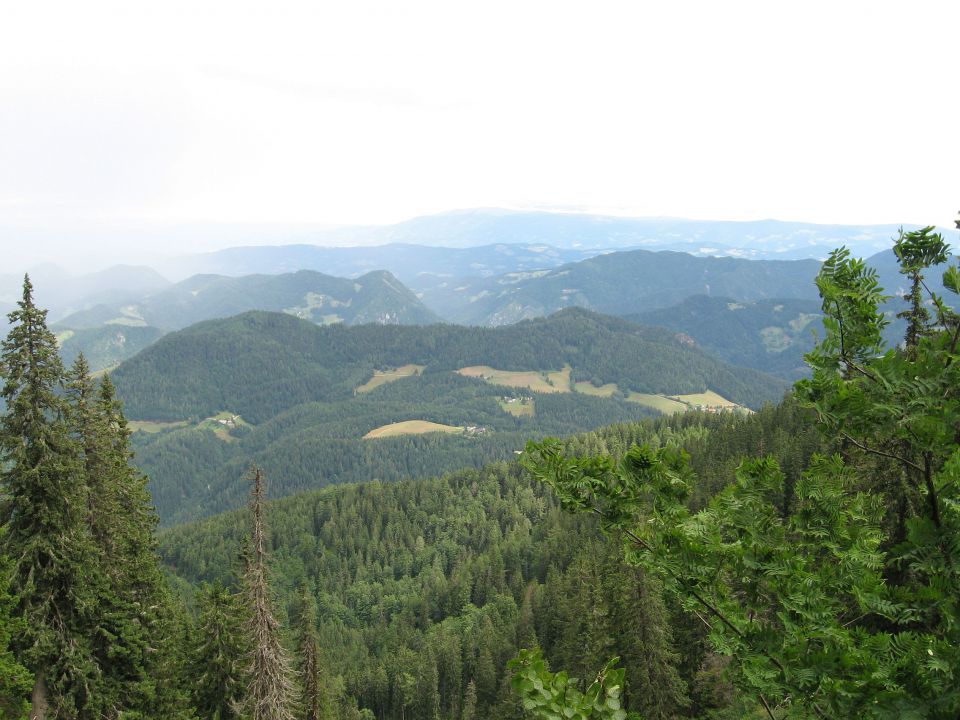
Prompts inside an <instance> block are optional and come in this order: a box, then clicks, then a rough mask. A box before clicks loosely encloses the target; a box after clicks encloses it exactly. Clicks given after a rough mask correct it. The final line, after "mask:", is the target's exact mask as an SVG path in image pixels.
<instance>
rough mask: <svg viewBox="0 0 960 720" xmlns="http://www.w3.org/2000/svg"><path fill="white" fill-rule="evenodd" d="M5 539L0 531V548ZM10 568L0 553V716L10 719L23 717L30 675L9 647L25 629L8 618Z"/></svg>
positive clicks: (12, 602) (18, 621) (11, 600)
mask: <svg viewBox="0 0 960 720" xmlns="http://www.w3.org/2000/svg"><path fill="white" fill-rule="evenodd" d="M5 541H6V538H5V537H4V535H3V531H2V530H0V547H4V543H5ZM11 568H12V563H11V562H10V560H9V559H8V558H6V557H4V556H2V555H0V718H11V719H14V718H22V717H25V716H26V713H27V708H28V703H27V697H28V696H29V695H30V689H31V688H32V687H33V675H32V674H31V673H30V671H29V670H27V669H26V668H25V667H24V666H23V665H21V664H20V663H19V662H17V659H16V657H14V655H13V651H12V650H11V649H10V645H11V643H12V641H13V639H14V638H15V637H19V636H20V635H22V634H23V632H24V630H25V628H24V625H23V621H22V620H21V619H17V618H13V617H11V611H12V610H13V608H14V607H15V606H16V603H17V600H16V597H15V596H14V595H13V594H12V593H11V592H10V574H11Z"/></svg>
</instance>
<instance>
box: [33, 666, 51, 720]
mask: <svg viewBox="0 0 960 720" xmlns="http://www.w3.org/2000/svg"><path fill="white" fill-rule="evenodd" d="M49 709H50V701H49V699H48V698H47V683H46V681H45V680H44V678H43V673H42V672H38V673H37V677H36V680H34V683H33V693H32V694H31V695H30V720H46V718H47V711H48V710H49Z"/></svg>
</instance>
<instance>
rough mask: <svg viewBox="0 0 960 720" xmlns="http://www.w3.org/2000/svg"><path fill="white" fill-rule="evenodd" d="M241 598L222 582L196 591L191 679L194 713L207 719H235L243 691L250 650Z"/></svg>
mask: <svg viewBox="0 0 960 720" xmlns="http://www.w3.org/2000/svg"><path fill="white" fill-rule="evenodd" d="M240 602H241V598H240V597H239V596H237V595H235V594H234V593H232V592H230V590H229V589H227V588H225V587H224V586H223V585H222V584H220V583H217V584H215V585H212V586H208V587H204V588H203V589H202V590H201V591H200V593H199V594H198V595H197V605H198V608H199V611H200V617H199V619H198V622H197V628H196V631H195V634H194V641H193V643H191V645H192V647H191V649H190V661H189V663H188V667H189V669H190V678H189V679H190V682H191V684H192V687H193V693H192V695H193V697H192V699H193V705H194V707H195V708H196V711H197V714H198V715H199V716H200V717H202V718H209V720H235V719H236V718H238V717H240V715H239V713H240V705H241V703H242V701H243V698H244V694H245V693H246V687H247V677H246V668H245V667H244V664H245V662H246V659H247V656H248V654H249V649H248V647H247V640H246V637H245V635H244V632H245V631H246V628H244V622H243V612H242V608H241V607H240Z"/></svg>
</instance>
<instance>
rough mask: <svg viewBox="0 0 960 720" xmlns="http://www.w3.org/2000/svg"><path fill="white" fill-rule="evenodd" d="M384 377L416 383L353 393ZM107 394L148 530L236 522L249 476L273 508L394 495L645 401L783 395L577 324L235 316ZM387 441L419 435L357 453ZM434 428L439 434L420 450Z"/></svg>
mask: <svg viewBox="0 0 960 720" xmlns="http://www.w3.org/2000/svg"><path fill="white" fill-rule="evenodd" d="M478 366H481V367H478ZM401 367H408V368H416V369H417V372H408V373H406V374H400V373H394V374H393V375H392V376H391V377H392V378H393V380H392V381H389V382H384V383H381V384H379V386H376V387H374V386H375V385H377V383H369V382H368V381H370V380H371V378H373V377H374V376H375V372H374V371H375V370H378V369H380V370H382V369H384V368H401ZM466 369H472V372H471V373H469V374H470V376H469V377H467V376H465V375H464V374H462V373H461V372H458V371H460V370H464V372H466ZM112 377H113V379H114V382H115V383H116V385H117V389H118V392H119V395H120V397H121V398H123V400H124V403H125V406H126V410H127V414H128V416H129V417H131V418H133V419H134V420H135V421H141V422H135V423H134V427H135V428H144V429H146V430H149V431H151V432H152V434H148V433H146V432H143V433H137V434H136V435H135V442H136V446H137V462H138V464H139V466H140V467H141V469H143V470H144V471H145V472H147V473H148V475H149V476H150V477H151V491H152V493H153V496H154V501H155V503H156V505H157V507H158V510H159V511H160V514H161V518H162V520H163V522H164V523H169V522H173V521H177V520H183V519H187V518H195V517H200V516H203V515H206V514H210V513H212V512H217V511H219V510H223V509H225V508H230V507H236V506H238V505H239V504H241V503H242V502H243V498H244V496H245V490H244V488H243V487H242V486H241V484H240V478H241V477H242V476H243V474H244V469H245V467H246V466H247V465H248V464H249V463H250V462H251V460H253V461H256V462H258V463H261V464H263V465H264V466H270V467H272V468H274V469H275V472H276V474H277V478H276V480H275V481H274V482H275V490H276V492H277V493H278V494H288V493H290V492H296V491H299V490H302V489H306V488H316V487H321V486H323V485H326V484H331V483H340V482H350V481H360V480H367V479H370V478H379V479H381V480H398V479H401V478H404V477H413V476H422V475H429V474H437V473H440V472H445V471H448V470H452V469H455V468H458V467H468V466H479V465H481V464H483V463H486V462H491V461H494V460H499V459H505V458H509V457H511V456H512V454H513V452H514V451H515V450H517V449H519V448H521V447H523V444H524V442H525V441H526V440H527V439H529V438H532V437H543V436H545V435H566V434H570V433H573V432H578V431H582V430H589V429H592V428H595V427H598V426H601V425H605V424H608V423H610V422H620V421H631V420H637V419H640V418H643V417H648V416H650V415H651V414H654V413H655V411H654V410H653V409H652V408H651V407H650V406H649V405H650V404H651V403H650V402H649V399H648V395H646V394H659V393H663V394H671V395H673V394H688V393H689V394H693V393H703V392H705V391H707V390H711V391H715V392H717V393H720V394H721V395H723V396H724V397H726V398H729V399H731V400H733V401H736V402H739V403H742V404H745V405H751V406H754V407H757V406H759V404H760V403H762V402H764V401H765V400H777V399H779V398H780V397H781V396H782V394H783V392H784V390H785V389H786V387H787V384H786V383H784V382H782V381H779V380H777V379H774V378H772V377H770V376H767V375H763V374H762V373H758V372H756V371H752V370H747V369H742V368H733V367H731V366H728V365H726V364H724V363H722V362H720V361H718V360H716V359H714V358H712V357H710V356H709V355H707V354H705V353H703V352H702V351H700V350H697V349H695V348H689V347H686V346H685V345H684V344H683V343H681V342H679V341H678V340H677V339H676V338H675V337H674V333H672V332H669V331H666V330H662V329H658V328H646V327H641V326H638V325H635V324H633V323H630V322H627V321H625V320H622V319H617V318H610V317H604V316H600V315H596V314H594V313H590V312H587V311H584V310H579V309H571V310H567V311H565V312H562V313H558V314H557V315H555V316H553V317H550V318H544V319H540V320H536V321H530V322H524V323H520V324H518V325H516V326H511V327H505V328H480V329H478V328H465V327H459V326H452V325H431V326H426V327H416V326H378V325H360V326H355V327H346V326H343V325H332V326H317V325H313V324H311V323H308V322H306V321H303V320H299V319H297V318H294V317H291V316H289V315H284V314H279V313H263V312H251V313H246V314H243V315H239V316H237V317H233V318H229V319H227V320H214V321H208V322H204V323H199V324H197V325H194V326H192V327H189V328H187V329H185V330H182V331H179V332H175V333H171V334H169V335H167V336H166V337H164V338H162V339H161V340H160V341H158V342H157V343H155V344H154V345H152V346H151V347H149V348H147V349H146V350H145V351H143V352H142V353H140V354H139V355H137V356H136V357H134V358H132V359H131V360H128V361H127V362H125V363H123V364H122V365H121V366H120V367H119V368H118V369H117V370H116V371H114V372H113V373H112ZM381 378H382V374H381ZM613 383H616V388H613V389H611V384H613ZM603 386H606V387H605V388H604V387H603ZM358 388H363V390H362V391H358ZM633 392H638V393H644V394H645V395H643V396H642V397H641V396H636V397H635V396H633V395H632V393H633ZM693 402H707V401H700V400H698V401H693ZM676 405H678V406H679V407H683V406H682V405H680V403H676ZM144 421H151V422H144ZM397 424H399V426H400V427H407V426H409V427H411V428H414V429H412V430H410V431H411V432H426V433H427V434H412V435H400V436H397V437H391V438H386V439H378V440H367V439H365V437H366V436H368V435H370V434H371V431H375V430H378V429H380V428H384V427H385V426H396V425H397ZM437 426H444V427H446V428H448V429H449V430H450V432H445V433H430V432H427V431H428V430H429V429H430V428H432V427H437ZM374 434H376V433H374Z"/></svg>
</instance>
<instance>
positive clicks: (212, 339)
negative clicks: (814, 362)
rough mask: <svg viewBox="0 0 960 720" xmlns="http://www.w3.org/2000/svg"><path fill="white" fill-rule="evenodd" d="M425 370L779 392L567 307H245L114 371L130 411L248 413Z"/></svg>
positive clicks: (692, 352) (260, 414)
mask: <svg viewBox="0 0 960 720" xmlns="http://www.w3.org/2000/svg"><path fill="white" fill-rule="evenodd" d="M406 364H418V365H423V366H424V367H425V371H424V372H425V373H429V372H435V371H444V370H446V371H451V370H457V369H459V368H463V367H468V366H478V365H488V366H491V367H496V368H499V369H502V370H508V371H523V370H558V369H560V368H562V367H563V366H564V365H570V366H571V367H572V368H573V374H574V380H590V381H593V382H595V383H596V384H598V385H601V384H605V383H617V384H618V385H619V386H620V389H621V390H623V391H627V390H633V391H636V392H643V393H685V392H699V391H702V390H705V389H707V388H710V389H713V390H716V391H717V392H719V393H721V394H723V395H724V396H725V397H728V398H730V399H731V400H734V401H736V402H739V403H741V404H744V405H747V406H754V407H756V406H759V404H761V403H762V402H764V401H767V400H776V399H779V396H780V395H781V394H782V391H783V389H784V387H785V384H784V383H782V382H780V381H777V380H775V379H773V378H771V377H769V376H765V375H763V374H761V373H756V372H754V371H750V370H746V369H742V368H733V367H731V366H729V365H725V364H724V363H722V362H720V361H718V360H716V359H714V358H712V357H710V356H709V355H707V354H705V353H703V352H701V351H698V350H696V349H692V348H689V347H686V346H684V345H683V344H682V343H681V342H679V341H678V340H677V339H676V338H675V337H674V335H673V333H670V332H668V331H665V330H662V329H659V328H648V327H642V326H639V325H635V324H633V323H630V322H627V321H625V320H620V319H617V318H612V317H604V316H601V315H597V314H595V313H591V312H588V311H585V310H580V309H576V308H572V309H569V310H567V311H565V312H562V313H558V314H556V315H554V316H552V317H549V318H544V319H540V320H534V321H528V322H522V323H519V324H517V325H512V326H508V327H502V328H465V327H460V326H455V325H433V326H428V327H422V328H420V327H412V326H388V327H381V326H376V325H365V326H358V327H344V326H340V325H335V326H330V327H318V326H315V325H312V324H309V323H305V322H298V321H297V320H296V319H295V318H292V317H289V316H286V315H280V314H273V313H262V312H252V313H247V314H244V315H240V316H238V317H234V318H229V319H227V320H220V321H210V322H205V323H200V324H198V325H195V326H193V327H190V328H187V329H186V330H184V331H181V332H179V333H176V334H173V335H168V336H166V337H164V338H163V339H162V340H161V341H160V342H158V343H156V344H155V345H153V346H152V347H150V348H148V349H147V350H146V351H144V352H143V353H141V354H140V355H138V356H137V357H135V358H132V359H131V360H129V361H127V362H125V363H124V364H123V365H122V366H121V367H120V368H119V369H118V370H117V371H116V372H115V373H114V381H115V382H116V384H117V388H118V391H119V392H120V394H121V397H123V398H124V400H125V402H126V404H127V407H128V412H129V414H130V416H131V417H134V418H142V419H152V420H176V419H181V418H184V417H188V416H192V415H202V414H204V413H208V414H212V413H214V412H217V411H219V410H222V409H224V408H225V405H224V403H225V402H227V401H228V400H229V401H230V402H231V403H232V406H231V408H230V409H232V410H234V411H236V412H241V413H242V414H244V415H245V416H248V417H249V418H250V419H251V420H252V421H253V422H258V421H259V420H260V419H264V418H265V417H268V416H270V415H272V414H275V413H276V412H279V411H280V410H282V409H286V408H288V407H291V406H292V405H294V404H297V403H298V402H304V401H312V400H318V399H321V400H334V399H340V398H345V397H349V396H350V395H352V393H353V388H355V387H357V386H358V385H360V384H362V383H363V382H364V380H366V379H369V378H370V376H371V375H372V372H373V370H374V369H375V368H382V367H397V366H400V365H406Z"/></svg>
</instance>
